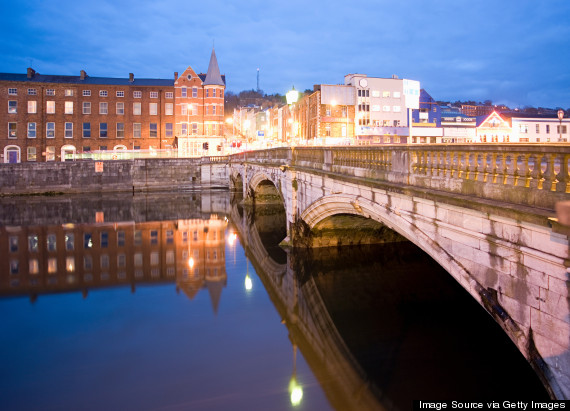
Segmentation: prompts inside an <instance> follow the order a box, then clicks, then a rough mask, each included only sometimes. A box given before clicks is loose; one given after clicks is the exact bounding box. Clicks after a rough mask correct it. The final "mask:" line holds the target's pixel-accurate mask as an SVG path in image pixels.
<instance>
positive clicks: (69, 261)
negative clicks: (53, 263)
mask: <svg viewBox="0 0 570 411" xmlns="http://www.w3.org/2000/svg"><path fill="white" fill-rule="evenodd" d="M65 271H67V272H68V273H74V272H75V257H66V258H65Z"/></svg>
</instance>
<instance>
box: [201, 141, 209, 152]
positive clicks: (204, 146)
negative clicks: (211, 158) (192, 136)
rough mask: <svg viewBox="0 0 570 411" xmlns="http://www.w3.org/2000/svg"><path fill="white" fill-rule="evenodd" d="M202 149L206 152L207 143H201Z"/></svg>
mask: <svg viewBox="0 0 570 411" xmlns="http://www.w3.org/2000/svg"><path fill="white" fill-rule="evenodd" d="M202 148H203V149H204V150H207V149H208V143H207V142H206V143H203V144H202Z"/></svg>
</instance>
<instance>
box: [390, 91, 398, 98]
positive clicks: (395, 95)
mask: <svg viewBox="0 0 570 411" xmlns="http://www.w3.org/2000/svg"><path fill="white" fill-rule="evenodd" d="M388 97H390V96H388ZM392 97H394V98H400V92H399V91H394V93H393V94H392Z"/></svg>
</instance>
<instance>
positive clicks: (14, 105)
mask: <svg viewBox="0 0 570 411" xmlns="http://www.w3.org/2000/svg"><path fill="white" fill-rule="evenodd" d="M17 112H18V102H17V101H13V100H10V101H8V113H10V114H16V113H17Z"/></svg>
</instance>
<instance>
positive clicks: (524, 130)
mask: <svg viewBox="0 0 570 411" xmlns="http://www.w3.org/2000/svg"><path fill="white" fill-rule="evenodd" d="M519 131H520V132H521V133H523V134H527V133H528V124H519Z"/></svg>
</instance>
